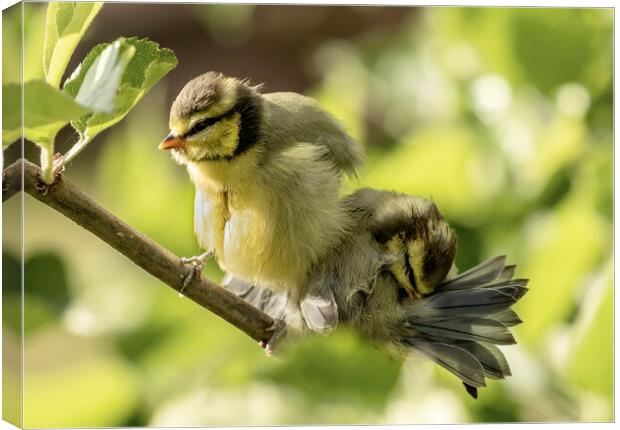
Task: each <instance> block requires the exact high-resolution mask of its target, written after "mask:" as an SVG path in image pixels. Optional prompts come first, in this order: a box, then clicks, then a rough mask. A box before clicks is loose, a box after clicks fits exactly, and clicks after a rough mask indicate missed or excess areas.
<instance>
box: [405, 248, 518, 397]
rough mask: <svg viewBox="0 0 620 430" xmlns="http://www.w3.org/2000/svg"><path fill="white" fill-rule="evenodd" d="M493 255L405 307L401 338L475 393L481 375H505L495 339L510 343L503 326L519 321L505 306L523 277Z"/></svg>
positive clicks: (512, 299)
mask: <svg viewBox="0 0 620 430" xmlns="http://www.w3.org/2000/svg"><path fill="white" fill-rule="evenodd" d="M505 262H506V257H505V256H501V257H496V258H493V259H490V260H487V261H485V262H484V263H481V264H479V265H478V266H476V267H474V268H472V269H470V270H468V271H466V272H463V273H462V274H460V275H459V276H457V277H455V278H453V279H450V280H448V281H445V282H444V283H442V284H441V285H439V286H438V287H437V288H436V290H435V292H434V293H433V294H432V295H430V296H428V297H426V298H423V299H421V300H417V301H415V302H414V303H412V304H411V305H409V306H408V307H407V309H406V318H405V321H404V322H403V326H404V328H403V330H401V332H402V338H401V343H402V344H403V345H405V346H406V347H408V348H411V349H413V350H415V351H417V352H419V353H421V354H422V355H424V356H426V357H428V358H429V359H431V360H432V361H434V362H435V363H437V364H439V365H441V366H443V367H444V368H446V369H447V370H448V371H450V372H452V373H453V374H454V375H456V376H458V377H459V378H460V379H461V380H462V381H463V384H464V385H465V388H466V389H467V392H468V393H469V394H471V395H472V396H473V397H474V398H477V395H478V392H477V388H478V387H484V386H485V385H486V382H485V378H490V379H503V378H505V377H507V376H510V375H511V373H510V366H509V365H508V362H507V361H506V358H505V357H504V354H503V353H502V352H501V351H500V349H499V348H498V347H497V346H496V345H510V344H514V343H516V341H515V339H514V337H513V336H512V333H511V332H510V330H509V327H512V326H514V325H517V324H519V323H521V322H522V321H521V319H519V316H518V315H517V314H516V313H515V312H514V311H513V310H512V309H510V307H511V306H512V305H513V304H515V303H516V302H517V301H519V299H521V297H523V295H524V294H525V293H526V292H527V288H526V285H527V282H528V280H527V279H512V276H513V274H514V270H515V266H506V265H505Z"/></svg>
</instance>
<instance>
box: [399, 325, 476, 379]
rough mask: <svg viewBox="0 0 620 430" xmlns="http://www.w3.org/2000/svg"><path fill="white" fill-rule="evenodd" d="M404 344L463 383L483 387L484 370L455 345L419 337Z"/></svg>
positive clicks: (470, 355) (469, 355)
mask: <svg viewBox="0 0 620 430" xmlns="http://www.w3.org/2000/svg"><path fill="white" fill-rule="evenodd" d="M404 342H405V343H406V344H407V345H409V346H410V347H411V348H413V349H414V350H416V351H418V352H420V353H421V354H422V355H424V356H426V357H427V358H429V359H431V360H432V361H434V362H435V363H437V364H439V365H440V366H442V367H444V368H445V369H447V370H448V371H450V372H451V373H453V374H454V375H456V376H457V377H459V378H460V379H461V380H462V381H463V382H465V383H467V384H469V385H471V386H473V387H484V386H485V385H486V384H485V382H484V369H483V368H482V365H481V364H480V362H479V361H478V360H477V359H476V357H475V356H474V355H473V354H472V353H470V352H468V351H466V350H465V349H463V348H460V347H458V346H456V345H449V344H447V343H441V342H432V341H428V340H426V339H422V338H420V337H412V338H407V339H405V340H404Z"/></svg>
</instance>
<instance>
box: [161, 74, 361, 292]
mask: <svg viewBox="0 0 620 430" xmlns="http://www.w3.org/2000/svg"><path fill="white" fill-rule="evenodd" d="M169 126H170V134H169V135H168V136H167V137H166V138H165V139H164V141H163V142H162V143H161V144H160V148H161V149H165V150H169V151H170V152H171V153H172V157H173V158H174V159H175V160H176V161H177V162H178V163H180V164H182V165H184V166H186V168H187V171H188V173H189V177H190V179H191V181H192V182H193V183H194V185H195V187H196V195H195V204H194V226H195V233H196V236H197V238H198V242H199V244H200V246H201V247H202V248H203V249H204V250H206V251H207V252H206V253H205V254H202V255H200V256H197V257H192V258H189V259H183V261H184V262H186V263H190V264H192V266H191V271H190V274H189V276H188V277H187V278H186V282H185V284H184V285H187V282H188V281H189V280H190V279H191V277H192V276H193V275H194V274H195V273H197V272H199V271H200V270H201V269H202V263H203V262H204V261H205V259H206V258H208V257H209V256H211V255H213V256H215V257H216V258H217V261H218V263H219V265H220V267H222V269H224V270H225V271H226V272H227V273H230V274H232V275H234V276H236V277H238V278H240V279H243V280H244V281H246V282H251V283H255V284H258V285H261V286H263V287H266V288H269V289H271V290H274V291H286V292H287V294H289V295H290V296H291V297H293V298H296V299H299V298H300V297H302V296H304V293H303V291H302V289H303V287H304V286H305V285H307V277H308V275H309V273H310V271H309V269H310V267H312V266H313V265H315V264H316V263H317V262H318V261H319V260H320V259H321V258H324V257H325V256H326V255H327V254H328V253H329V252H330V251H331V250H332V249H334V248H335V247H336V246H337V245H338V244H339V243H340V242H341V240H342V236H343V235H345V234H346V233H347V231H349V230H350V229H351V222H352V220H351V219H350V217H348V216H347V213H346V208H345V206H344V204H343V202H342V201H341V199H340V186H341V180H342V178H343V175H345V174H354V173H355V169H356V168H357V167H358V166H359V165H360V164H361V162H362V156H361V152H360V149H359V147H358V145H357V144H356V143H355V142H354V141H353V140H352V139H351V137H350V136H349V135H348V134H347V133H346V132H345V130H344V129H343V128H342V127H341V125H340V124H339V123H338V122H337V121H336V120H335V119H334V118H333V117H332V116H331V115H330V114H329V113H327V112H326V111H325V110H323V109H322V108H321V107H320V106H319V105H318V103H317V102H316V101H314V100H313V99H311V98H308V97H304V96H302V95H300V94H296V93H280V92H279V93H266V94H263V93H261V92H260V88H259V87H258V86H252V85H250V84H249V83H248V82H247V81H243V80H239V79H236V78H232V77H227V76H224V75H222V74H220V73H214V72H209V73H206V74H203V75H200V76H198V77H196V78H194V79H192V80H191V81H189V82H188V83H187V84H186V85H185V86H184V87H183V89H182V90H181V92H180V93H179V94H178V96H177V97H176V99H175V100H174V102H173V104H172V107H171V110H170V120H169Z"/></svg>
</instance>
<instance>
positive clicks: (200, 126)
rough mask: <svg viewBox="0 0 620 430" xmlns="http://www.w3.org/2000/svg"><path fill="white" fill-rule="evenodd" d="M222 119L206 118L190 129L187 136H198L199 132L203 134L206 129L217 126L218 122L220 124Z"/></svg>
mask: <svg viewBox="0 0 620 430" xmlns="http://www.w3.org/2000/svg"><path fill="white" fill-rule="evenodd" d="M221 118H222V116H218V117H216V118H205V119H203V120H202V121H200V122H197V123H196V124H194V125H193V126H192V128H190V129H189V130H188V132H187V133H185V135H186V136H190V135H192V134H196V133H198V132H201V131H202V130H204V129H205V128H207V127H209V126H211V125H213V124H215V123H216V122H218V121H219V120H220V119H221Z"/></svg>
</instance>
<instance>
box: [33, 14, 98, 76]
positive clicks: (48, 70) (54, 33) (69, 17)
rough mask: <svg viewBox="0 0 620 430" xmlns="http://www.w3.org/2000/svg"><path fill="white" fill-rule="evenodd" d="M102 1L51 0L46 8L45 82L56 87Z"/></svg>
mask: <svg viewBox="0 0 620 430" xmlns="http://www.w3.org/2000/svg"><path fill="white" fill-rule="evenodd" d="M102 6H103V3H101V2H99V3H86V2H71V3H66V2H52V3H50V4H49V6H48V8H47V19H46V23H45V46H44V49H43V70H44V71H45V78H46V80H47V82H48V83H49V84H50V85H52V86H54V87H58V86H59V85H60V80H61V79H62V75H63V73H64V72H65V69H66V67H67V64H68V63H69V59H70V58H71V55H72V54H73V51H74V50H75V47H76V46H77V44H78V42H79V41H80V39H81V38H82V36H83V35H84V32H86V29H87V28H88V26H89V25H90V23H91V22H92V21H93V19H94V18H95V16H96V15H97V13H98V12H99V10H100V9H101V7H102Z"/></svg>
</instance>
